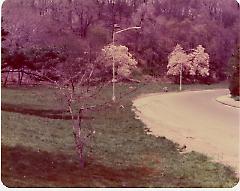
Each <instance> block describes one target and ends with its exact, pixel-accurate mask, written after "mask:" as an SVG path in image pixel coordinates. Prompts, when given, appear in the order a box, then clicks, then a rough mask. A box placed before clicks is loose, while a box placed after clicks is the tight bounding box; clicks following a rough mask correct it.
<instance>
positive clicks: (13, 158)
mask: <svg viewBox="0 0 240 191" xmlns="http://www.w3.org/2000/svg"><path fill="white" fill-rule="evenodd" d="M151 173H152V170H151V169H148V168H145V167H128V168H124V169H114V168H112V167H107V166H103V165H101V164H97V163H96V162H95V161H94V160H93V159H88V160H87V163H86V166H85V168H80V166H79V163H78V161H77V160H76V158H75V159H73V157H72V156H67V155H62V154H52V153H48V152H46V151H39V152H37V151H32V150H29V149H27V148H23V147H19V146H17V147H8V146H3V145H2V181H3V183H4V184H5V185H6V186H8V187H49V186H52V187H138V186H139V185H140V184H141V182H142V179H143V178H144V177H145V178H146V176H148V175H150V174H151Z"/></svg>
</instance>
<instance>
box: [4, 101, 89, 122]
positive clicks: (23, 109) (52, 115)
mask: <svg viewBox="0 0 240 191" xmlns="http://www.w3.org/2000/svg"><path fill="white" fill-rule="evenodd" d="M1 110H2V111H8V112H15V113H21V114H25V115H26V114H27V115H34V116H38V117H43V118H49V119H64V120H71V119H72V116H71V115H69V114H68V111H66V110H53V109H32V108H28V106H24V105H16V104H10V103H2V107H1ZM75 118H77V117H75ZM83 118H84V119H92V117H89V116H85V117H83Z"/></svg>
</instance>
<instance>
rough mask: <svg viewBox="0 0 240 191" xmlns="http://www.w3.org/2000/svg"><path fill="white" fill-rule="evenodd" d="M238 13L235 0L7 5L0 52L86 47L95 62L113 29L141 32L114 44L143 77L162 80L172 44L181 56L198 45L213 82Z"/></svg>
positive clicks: (223, 66)
mask: <svg viewBox="0 0 240 191" xmlns="http://www.w3.org/2000/svg"><path fill="white" fill-rule="evenodd" d="M238 12H239V4H238V3H237V2H236V1H235V0H229V1H225V0H218V1H216V0H209V1H207V2H203V1H201V0H189V1H179V2H177V3H176V1H175V0H168V1H167V0H156V1H143V0H129V1H123V0H114V1H107V0H96V1H95V0H89V1H84V0H79V1H73V0H69V1H64V0H58V1H51V0H45V1H42V0H28V1H24V0H18V1H16V0H11V1H6V2H4V4H3V8H2V18H3V19H2V20H3V22H2V27H3V29H4V30H5V31H8V32H9V35H7V36H6V40H5V42H4V43H3V44H2V45H3V46H2V47H3V48H7V49H8V50H10V52H14V50H16V49H17V46H19V47H29V46H34V45H37V46H41V47H46V46H51V47H53V46H56V47H58V49H59V47H61V48H64V46H65V45H66V44H68V45H66V47H65V50H64V51H66V49H71V50H77V49H78V46H81V45H83V44H85V43H86V44H89V48H86V50H87V51H88V52H89V54H90V55H91V57H92V58H91V61H92V62H94V61H96V58H97V55H98V54H99V52H101V49H102V47H103V46H105V45H107V44H109V43H110V42H111V39H112V33H113V30H114V24H115V23H117V24H118V25H119V26H121V27H122V28H125V27H129V26H141V30H139V31H131V32H130V31H129V32H126V33H122V34H121V35H118V37H117V39H116V41H117V42H118V43H119V44H122V45H125V46H127V47H128V48H129V50H130V52H131V53H133V54H134V56H135V57H136V59H137V60H138V63H139V65H138V66H139V67H141V69H142V71H143V73H144V74H150V75H152V76H156V77H159V76H164V75H165V74H166V72H167V65H168V59H167V57H168V55H169V54H170V52H171V51H172V49H173V48H174V46H175V45H176V44H177V43H179V44H181V45H182V46H183V48H184V49H185V50H190V49H193V48H195V47H196V46H198V45H199V44H201V45H202V46H203V47H205V48H206V51H207V53H208V54H209V55H210V57H211V59H210V60H209V77H208V78H212V79H213V80H214V81H217V80H223V79H225V78H226V76H227V73H226V71H227V68H228V65H227V62H228V60H229V58H230V57H231V54H232V51H233V50H234V47H235V46H236V42H237V39H238V38H239V37H238V31H239V25H238V23H239V14H238ZM84 41H85V42H84ZM82 47H85V46H82ZM74 52H75V51H70V52H69V56H70V57H72V55H73V54H75V53H74ZM76 52H77V51H76ZM81 52H84V51H81ZM90 52H91V53H90ZM4 54H5V53H4ZM74 57H76V55H74ZM66 64H67V63H66Z"/></svg>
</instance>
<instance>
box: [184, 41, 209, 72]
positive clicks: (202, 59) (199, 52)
mask: <svg viewBox="0 0 240 191" xmlns="http://www.w3.org/2000/svg"><path fill="white" fill-rule="evenodd" d="M204 50H205V48H204V47H203V46H202V45H198V46H197V48H196V49H194V50H193V52H192V53H191V54H190V55H189V56H190V59H191V61H192V64H191V70H190V75H199V76H203V77H205V76H208V75H209V55H208V53H206V52H204Z"/></svg>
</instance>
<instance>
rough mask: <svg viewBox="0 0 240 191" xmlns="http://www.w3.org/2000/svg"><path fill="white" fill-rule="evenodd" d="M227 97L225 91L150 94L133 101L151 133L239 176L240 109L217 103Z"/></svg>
mask: <svg viewBox="0 0 240 191" xmlns="http://www.w3.org/2000/svg"><path fill="white" fill-rule="evenodd" d="M226 94H229V91H228V90H226V89H219V90H205V91H189V92H181V93H165V94H163V93H161V94H150V95H145V96H140V97H139V98H137V99H136V100H134V106H135V107H136V113H137V116H138V117H139V118H140V119H141V120H142V121H143V122H144V123H145V124H146V126H147V127H148V128H150V130H151V134H154V135H156V136H165V137H166V138H168V139H170V140H172V141H174V142H176V143H178V144H179V145H180V146H181V147H182V146H184V145H186V151H192V150H194V151H197V152H200V153H203V154H206V155H207V156H209V157H211V158H212V159H213V160H214V161H218V162H221V163H224V164H226V165H229V166H231V167H233V169H234V170H236V172H237V173H239V163H240V162H239V153H240V149H239V148H240V147H239V146H240V143H239V135H240V133H239V129H240V127H239V126H240V125H239V114H240V109H239V108H235V107H231V106H227V105H223V104H221V103H219V102H217V101H216V98H217V97H219V96H222V95H226Z"/></svg>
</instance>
